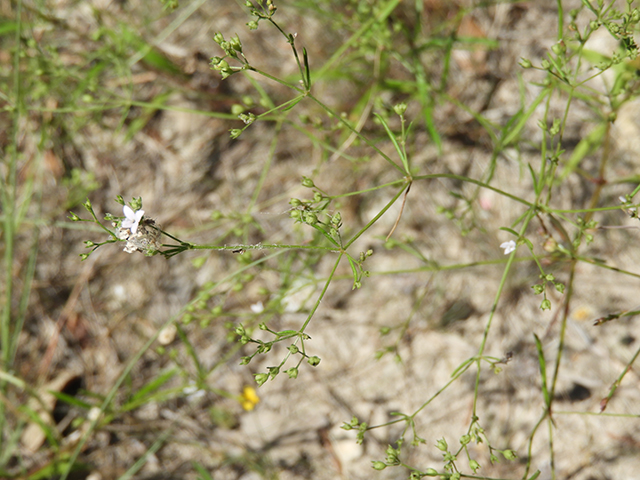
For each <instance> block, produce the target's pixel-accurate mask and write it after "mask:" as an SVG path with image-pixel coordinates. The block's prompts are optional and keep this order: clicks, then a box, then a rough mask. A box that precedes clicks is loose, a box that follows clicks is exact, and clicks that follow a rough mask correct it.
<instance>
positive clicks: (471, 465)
mask: <svg viewBox="0 0 640 480" xmlns="http://www.w3.org/2000/svg"><path fill="white" fill-rule="evenodd" d="M469 468H470V469H471V470H473V473H476V471H477V470H478V469H479V468H480V464H479V463H478V462H476V461H475V460H469Z"/></svg>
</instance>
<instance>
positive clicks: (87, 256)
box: [80, 253, 90, 261]
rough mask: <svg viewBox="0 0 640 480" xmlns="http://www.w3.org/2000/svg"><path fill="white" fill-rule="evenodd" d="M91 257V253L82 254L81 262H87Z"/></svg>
mask: <svg viewBox="0 0 640 480" xmlns="http://www.w3.org/2000/svg"><path fill="white" fill-rule="evenodd" d="M89 255H90V254H89V253H81V254H80V261H84V260H86V259H87V258H89Z"/></svg>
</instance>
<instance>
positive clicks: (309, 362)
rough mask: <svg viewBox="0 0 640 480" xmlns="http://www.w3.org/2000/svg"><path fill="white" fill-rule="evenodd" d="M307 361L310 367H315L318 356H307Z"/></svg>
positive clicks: (318, 360) (318, 359)
mask: <svg viewBox="0 0 640 480" xmlns="http://www.w3.org/2000/svg"><path fill="white" fill-rule="evenodd" d="M307 363H308V364H309V365H311V366H312V367H316V366H318V364H319V363H320V357H316V356H315V355H314V356H313V357H309V359H308V360H307Z"/></svg>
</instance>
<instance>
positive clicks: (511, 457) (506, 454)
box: [501, 450, 518, 460]
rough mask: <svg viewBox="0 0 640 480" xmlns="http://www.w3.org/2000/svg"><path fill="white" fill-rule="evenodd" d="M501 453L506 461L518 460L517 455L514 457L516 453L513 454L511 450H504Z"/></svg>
mask: <svg viewBox="0 0 640 480" xmlns="http://www.w3.org/2000/svg"><path fill="white" fill-rule="evenodd" d="M501 453H502V455H503V456H504V458H506V459H507V460H515V459H516V458H518V455H516V452H514V451H513V450H504V451H503V452H501Z"/></svg>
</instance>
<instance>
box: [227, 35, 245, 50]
mask: <svg viewBox="0 0 640 480" xmlns="http://www.w3.org/2000/svg"><path fill="white" fill-rule="evenodd" d="M229 44H230V45H231V47H233V49H234V50H235V51H236V52H240V53H242V42H241V41H240V37H238V34H236V36H235V37H231V40H229Z"/></svg>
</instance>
